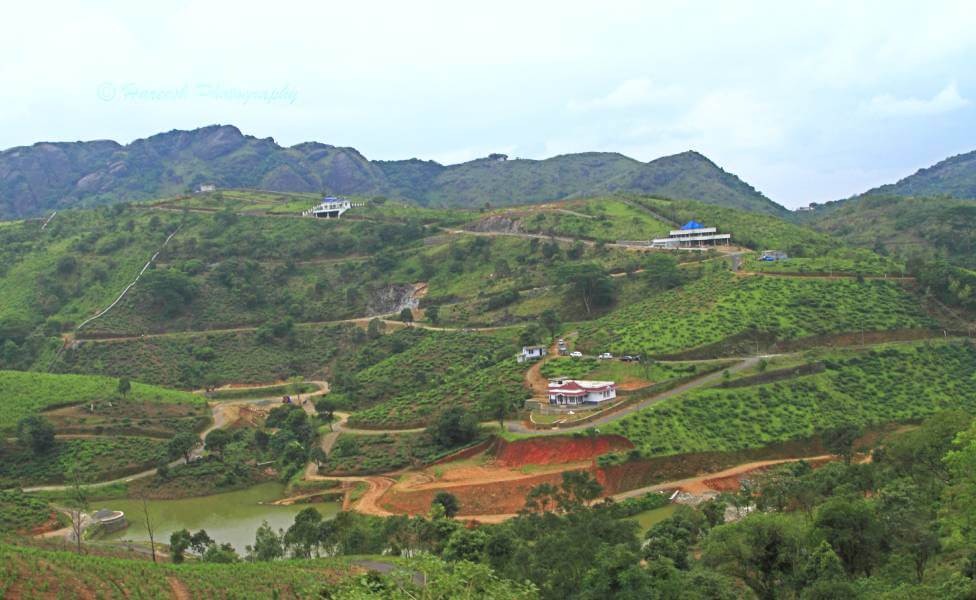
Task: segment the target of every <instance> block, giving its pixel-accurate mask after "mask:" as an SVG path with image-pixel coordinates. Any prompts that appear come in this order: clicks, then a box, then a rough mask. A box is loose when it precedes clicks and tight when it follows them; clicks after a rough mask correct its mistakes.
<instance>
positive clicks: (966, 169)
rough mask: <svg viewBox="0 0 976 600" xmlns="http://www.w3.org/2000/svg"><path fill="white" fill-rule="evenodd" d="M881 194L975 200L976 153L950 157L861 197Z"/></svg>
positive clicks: (869, 191) (975, 151)
mask: <svg viewBox="0 0 976 600" xmlns="http://www.w3.org/2000/svg"><path fill="white" fill-rule="evenodd" d="M879 194H889V195H895V196H951V197H953V198H976V150H974V151H972V152H967V153H965V154H957V155H956V156H951V157H949V158H947V159H945V160H942V161H939V162H937V163H936V164H934V165H932V166H931V167H927V168H924V169H919V170H918V171H916V172H915V173H914V174H912V175H909V176H908V177H905V178H904V179H901V180H899V181H898V182H896V183H889V184H886V185H882V186H880V187H877V188H874V189H871V190H868V191H867V192H865V193H864V194H861V196H873V195H879Z"/></svg>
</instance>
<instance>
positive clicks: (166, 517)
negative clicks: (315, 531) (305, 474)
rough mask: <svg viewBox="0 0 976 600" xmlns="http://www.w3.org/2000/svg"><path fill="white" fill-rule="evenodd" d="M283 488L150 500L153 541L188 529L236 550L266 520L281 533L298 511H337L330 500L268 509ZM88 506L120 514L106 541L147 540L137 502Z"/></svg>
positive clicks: (329, 513)
mask: <svg viewBox="0 0 976 600" xmlns="http://www.w3.org/2000/svg"><path fill="white" fill-rule="evenodd" d="M284 490H285V486H284V485H283V484H280V483H262V484H260V485H256V486H254V487H251V488H248V489H246V490H240V491H236V492H227V493H225V494H214V495H212V496H201V497H199V498H183V499H180V500H150V501H149V502H148V504H149V516H150V519H151V521H152V525H153V534H154V537H155V538H156V541H157V542H162V543H166V544H168V543H169V536H170V534H171V533H173V532H174V531H179V530H180V529H189V530H190V531H191V532H194V531H197V530H199V529H206V530H207V533H208V534H209V535H210V537H211V538H212V539H214V540H215V541H217V542H218V543H225V542H227V543H229V544H231V545H232V546H234V548H235V549H236V550H237V551H238V552H239V553H243V552H244V547H245V546H247V545H248V544H251V545H253V544H254V532H255V531H256V530H257V528H258V527H260V526H261V522H262V521H267V522H268V524H269V525H271V527H272V528H274V529H275V530H277V529H287V528H288V526H289V525H291V524H292V523H293V522H294V520H295V515H296V514H298V513H299V512H300V511H301V510H302V509H304V508H307V507H309V506H314V507H315V508H316V509H318V511H319V512H320V513H322V516H323V517H325V518H332V517H334V516H335V515H336V513H338V512H339V505H338V504H336V503H334V502H328V503H316V504H294V505H292V506H274V505H272V504H270V502H271V501H274V500H277V499H279V498H282V497H283V494H284ZM92 508H93V509H95V510H98V509H100V508H108V509H111V510H121V511H123V512H124V513H125V516H126V520H127V521H128V522H129V526H128V527H127V528H126V529H123V530H122V531H117V532H115V533H112V534H109V535H107V536H105V538H104V539H107V540H132V541H147V540H149V533H148V532H147V531H146V524H145V521H144V519H143V513H142V501H141V500H131V499H125V500H105V501H99V502H94V503H92Z"/></svg>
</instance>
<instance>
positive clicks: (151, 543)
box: [142, 494, 156, 562]
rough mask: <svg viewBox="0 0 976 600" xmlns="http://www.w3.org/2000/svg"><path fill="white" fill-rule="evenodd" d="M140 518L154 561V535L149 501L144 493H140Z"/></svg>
mask: <svg viewBox="0 0 976 600" xmlns="http://www.w3.org/2000/svg"><path fill="white" fill-rule="evenodd" d="M142 518H143V521H144V522H145V524H146V533H148V534H149V549H150V550H151V551H152V560H153V562H156V537H155V535H154V534H153V526H152V519H150V518H149V501H148V500H147V499H146V495H145V494H143V495H142Z"/></svg>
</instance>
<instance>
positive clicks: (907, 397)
mask: <svg viewBox="0 0 976 600" xmlns="http://www.w3.org/2000/svg"><path fill="white" fill-rule="evenodd" d="M949 409H963V410H967V411H972V410H976V348H974V347H973V345H972V344H971V343H969V342H952V343H944V342H942V343H921V344H915V345H893V346H890V347H887V348H883V349H878V350H874V351H870V352H865V353H863V354H861V355H857V356H853V357H849V358H844V359H840V360H832V361H827V370H826V371H824V372H823V373H819V374H816V375H808V376H803V377H798V378H795V379H789V380H784V381H777V382H774V383H767V384H762V385H754V386H747V387H738V388H730V389H722V388H711V389H705V390H697V391H692V392H688V393H686V394H683V395H681V396H678V397H676V398H673V399H670V400H666V401H664V402H661V403H660V404H656V405H653V406H651V407H649V408H647V409H645V410H643V411H641V412H639V413H636V414H634V415H629V416H627V417H625V418H623V419H621V420H620V421H617V422H615V423H613V424H611V425H609V426H607V427H605V431H606V432H607V433H616V434H620V435H623V436H626V437H627V438H628V439H629V440H631V441H632V442H633V443H634V444H635V445H636V446H637V447H638V448H640V450H641V451H642V452H643V453H644V454H645V455H648V456H654V455H667V454H680V453H685V452H702V451H733V450H739V449H743V448H756V447H760V446H764V445H767V444H770V443H773V442H779V441H785V440H790V439H795V438H804V437H810V436H813V435H815V434H816V433H817V432H819V431H824V430H829V429H831V428H833V427H837V426H839V425H842V424H845V423H856V424H859V425H876V424H881V423H887V422H899V421H907V420H911V419H918V418H921V417H925V416H927V415H931V414H933V413H935V412H938V411H941V410H949Z"/></svg>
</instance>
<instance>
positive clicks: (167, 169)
mask: <svg viewBox="0 0 976 600" xmlns="http://www.w3.org/2000/svg"><path fill="white" fill-rule="evenodd" d="M201 184H213V185H216V186H218V187H220V188H257V189H264V190H274V191H281V192H328V193H335V194H358V195H384V196H388V197H391V198H396V199H401V200H405V201H409V202H411V203H414V204H418V205H422V206H460V207H473V206H474V207H480V206H483V205H484V204H485V203H490V204H492V205H496V206H498V205H511V204H524V203H536V202H546V201H551V200H557V199H561V198H567V197H585V196H593V195H598V194H604V193H609V192H636V193H644V194H651V195H656V196H658V197H667V198H690V199H697V200H701V201H703V202H708V203H711V204H718V205H721V206H728V207H734V208H740V209H744V210H750V211H753V212H760V213H769V214H777V215H780V216H782V215H784V214H786V210H785V209H783V208H782V207H781V206H779V205H778V204H776V203H774V202H772V201H771V200H769V199H768V198H766V197H765V196H764V195H762V194H761V193H760V192H759V191H757V190H756V189H754V188H753V187H752V186H750V185H749V184H747V183H745V182H744V181H742V180H741V179H739V178H738V177H737V176H735V175H734V174H731V173H728V172H726V171H724V170H722V169H721V168H720V167H718V166H717V165H715V163H713V162H712V161H710V160H709V159H708V158H706V157H704V156H702V155H701V154H699V153H697V152H692V151H689V152H683V153H681V154H676V155H674V156H666V157H662V158H658V159H656V160H653V161H651V162H647V163H643V162H640V161H637V160H634V159H632V158H628V157H626V156H624V155H621V154H617V153H608V152H586V153H580V154H565V155H561V156H556V157H552V158H548V159H545V160H527V159H509V157H507V156H506V155H503V154H492V155H489V156H488V157H486V158H481V159H477V160H472V161H469V162H465V163H460V164H456V165H448V166H445V165H441V164H439V163H437V162H434V161H422V160H418V159H410V160H396V161H371V160H369V159H367V158H366V157H365V156H363V155H362V154H361V153H360V152H359V151H358V150H356V149H355V148H347V147H338V146H331V145H328V144H322V143H318V142H304V143H300V144H296V145H294V146H290V147H284V146H281V145H279V144H277V143H276V142H275V141H274V139H272V138H257V137H253V136H250V135H245V134H243V133H241V131H240V130H239V129H237V128H236V127H234V126H231V125H212V126H208V127H202V128H199V129H194V130H190V131H180V130H173V131H169V132H165V133H159V134H156V135H153V136H150V137H148V138H145V139H139V140H136V141H134V142H132V143H131V144H128V145H122V144H119V143H117V142H114V141H111V140H97V141H89V142H71V143H60V142H58V143H49V142H39V143H36V144H34V145H32V146H24V147H16V148H10V149H8V150H5V151H3V152H0V218H22V217H32V216H38V215H41V214H43V213H45V212H48V211H50V210H54V209H61V208H67V207H71V206H93V205H99V204H111V203H116V202H120V201H128V200H145V199H151V198H158V197H162V196H169V195H175V194H180V193H184V192H186V191H187V190H191V189H194V188H196V187H198V186H200V185H201Z"/></svg>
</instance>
